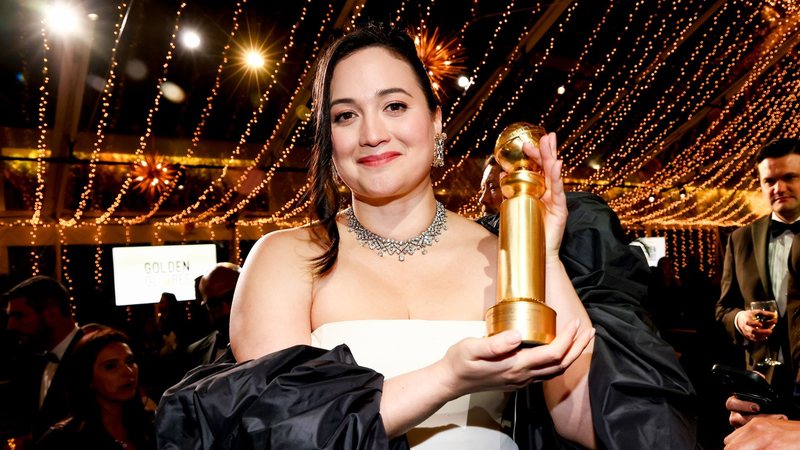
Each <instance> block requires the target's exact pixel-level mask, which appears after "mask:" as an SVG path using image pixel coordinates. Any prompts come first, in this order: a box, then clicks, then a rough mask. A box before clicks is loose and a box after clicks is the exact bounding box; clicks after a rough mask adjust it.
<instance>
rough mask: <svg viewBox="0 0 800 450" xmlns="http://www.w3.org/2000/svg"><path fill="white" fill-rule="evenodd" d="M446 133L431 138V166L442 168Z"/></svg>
mask: <svg viewBox="0 0 800 450" xmlns="http://www.w3.org/2000/svg"><path fill="white" fill-rule="evenodd" d="M445 139H447V133H436V135H435V136H434V137H433V162H432V163H431V166H433V167H442V166H443V165H444V140H445Z"/></svg>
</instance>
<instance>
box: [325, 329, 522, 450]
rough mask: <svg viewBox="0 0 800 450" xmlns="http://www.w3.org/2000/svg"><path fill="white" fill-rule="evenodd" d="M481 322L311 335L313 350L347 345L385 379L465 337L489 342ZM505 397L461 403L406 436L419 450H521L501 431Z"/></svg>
mask: <svg viewBox="0 0 800 450" xmlns="http://www.w3.org/2000/svg"><path fill="white" fill-rule="evenodd" d="M485 334H486V326H485V324H484V322H483V321H451V320H352V321H344V322H333V323H327V324H324V325H322V326H320V327H319V328H317V329H316V330H314V332H313V333H312V334H311V345H313V346H315V347H320V348H325V349H331V348H333V347H335V346H337V345H339V344H347V346H348V347H349V348H350V351H351V352H352V353H353V356H354V357H355V360H356V363H358V364H359V365H361V366H364V367H369V368H370V369H373V370H375V371H377V372H378V373H381V374H383V376H384V378H385V379H389V378H392V377H394V376H397V375H400V374H403V373H406V372H410V371H413V370H416V369H420V368H422V367H425V366H428V365H430V364H433V363H434V362H436V361H438V360H439V359H441V358H442V357H443V356H444V354H445V353H446V352H447V349H448V348H450V346H451V345H453V344H455V343H456V342H458V341H460V340H461V339H464V338H466V337H480V336H485ZM507 397H508V396H507V395H506V393H504V392H481V393H477V394H471V395H465V396H463V397H460V398H457V399H455V400H453V401H451V402H449V403H447V404H446V405H444V406H443V407H442V408H441V409H440V410H439V411H437V412H436V413H434V414H433V415H432V416H431V417H430V418H428V419H427V420H425V421H424V422H423V423H421V424H420V425H419V426H417V427H416V428H414V429H413V430H411V431H409V432H408V433H407V436H408V441H409V444H411V447H412V448H414V449H415V450H431V449H436V450H444V449H446V450H451V449H452V450H456V449H458V450H471V449H474V450H479V449H480V450H486V449H492V450H495V449H497V450H518V447H517V445H516V444H515V443H514V441H513V440H512V439H511V438H510V437H508V435H506V434H505V433H503V432H502V431H501V430H500V419H501V416H502V413H503V409H504V407H505V404H506V399H507Z"/></svg>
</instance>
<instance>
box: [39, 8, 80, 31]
mask: <svg viewBox="0 0 800 450" xmlns="http://www.w3.org/2000/svg"><path fill="white" fill-rule="evenodd" d="M44 20H45V23H46V24H47V28H48V29H49V30H50V31H52V32H53V33H56V34H61V35H71V34H75V33H77V32H78V30H80V28H81V14H80V12H79V11H78V8H77V7H75V6H74V5H72V4H69V3H63V2H57V3H53V4H52V5H50V7H49V8H48V9H47V10H46V11H45V19H44Z"/></svg>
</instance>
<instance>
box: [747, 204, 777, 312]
mask: <svg viewBox="0 0 800 450" xmlns="http://www.w3.org/2000/svg"><path fill="white" fill-rule="evenodd" d="M769 221H770V216H765V217H762V218H760V219H758V220H756V221H755V222H753V225H752V226H751V227H750V233H751V237H752V239H753V256H754V257H755V260H756V268H757V270H758V278H759V280H761V286H762V287H763V288H764V292H766V293H767V296H768V297H770V298H775V296H774V294H773V293H772V282H771V281H770V277H769V262H768V261H767V255H768V252H769V248H768V247H769V242H768V241H767V237H768V236H769V234H768V233H769ZM745 306H746V305H745Z"/></svg>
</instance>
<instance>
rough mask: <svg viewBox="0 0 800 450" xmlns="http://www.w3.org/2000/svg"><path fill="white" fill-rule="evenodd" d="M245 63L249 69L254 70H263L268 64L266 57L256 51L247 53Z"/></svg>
mask: <svg viewBox="0 0 800 450" xmlns="http://www.w3.org/2000/svg"><path fill="white" fill-rule="evenodd" d="M244 62H245V64H247V67H248V68H250V69H253V70H258V69H261V68H263V67H264V64H266V61H265V60H264V56H263V55H262V54H261V53H260V52H258V51H256V50H249V51H248V52H247V53H245V55H244Z"/></svg>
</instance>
